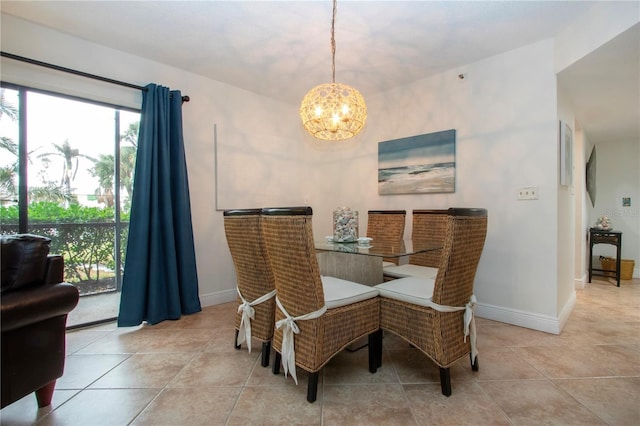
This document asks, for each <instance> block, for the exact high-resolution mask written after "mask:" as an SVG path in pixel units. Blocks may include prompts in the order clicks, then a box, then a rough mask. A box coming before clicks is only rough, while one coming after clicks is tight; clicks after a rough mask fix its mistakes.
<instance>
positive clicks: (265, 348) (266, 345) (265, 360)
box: [262, 340, 271, 367]
mask: <svg viewBox="0 0 640 426" xmlns="http://www.w3.org/2000/svg"><path fill="white" fill-rule="evenodd" d="M270 353H271V340H268V341H266V342H262V366H263V367H268V366H269V355H270Z"/></svg>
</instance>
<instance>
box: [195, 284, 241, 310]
mask: <svg viewBox="0 0 640 426" xmlns="http://www.w3.org/2000/svg"><path fill="white" fill-rule="evenodd" d="M237 294H238V293H237V292H236V289H235V288H234V289H231V290H222V291H216V292H214V293H207V294H201V295H200V305H201V306H202V307H203V308H204V307H207V306H214V305H220V304H222V303H229V302H234V301H235V300H236V296H237Z"/></svg>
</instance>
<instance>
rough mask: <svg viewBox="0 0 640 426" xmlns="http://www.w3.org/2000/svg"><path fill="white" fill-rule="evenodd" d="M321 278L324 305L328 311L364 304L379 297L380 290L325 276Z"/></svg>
mask: <svg viewBox="0 0 640 426" xmlns="http://www.w3.org/2000/svg"><path fill="white" fill-rule="evenodd" d="M321 278H322V288H323V289H324V304H325V305H326V306H327V309H332V308H338V307H340V306H346V305H350V304H352V303H356V302H362V301H363V300H367V299H372V298H374V297H376V296H378V290H377V289H376V288H375V287H369V286H367V285H362V284H358V283H354V282H353V281H347V280H342V279H340V278H335V277H327V276H324V275H323V276H322V277H321Z"/></svg>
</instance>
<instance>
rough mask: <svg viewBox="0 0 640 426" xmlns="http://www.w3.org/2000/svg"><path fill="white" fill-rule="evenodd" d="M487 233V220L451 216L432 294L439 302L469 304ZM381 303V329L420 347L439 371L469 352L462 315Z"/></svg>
mask: <svg viewBox="0 0 640 426" xmlns="http://www.w3.org/2000/svg"><path fill="white" fill-rule="evenodd" d="M486 231H487V218H486V217H479V216H477V217H465V216H449V217H448V218H447V232H446V237H445V241H444V245H443V249H442V250H443V255H442V258H441V262H440V264H439V266H438V275H437V277H436V282H435V287H434V293H433V301H434V302H435V303H437V304H439V305H447V306H464V305H465V304H466V303H467V302H468V301H469V299H470V297H471V295H472V294H473V282H474V279H475V274H476V270H477V267H478V263H479V261H480V255H481V254H482V249H483V247H484V241H485V237H486ZM380 299H381V301H380V326H381V327H382V328H383V329H386V330H389V331H391V332H393V333H395V334H397V335H399V336H400V337H402V338H404V339H405V340H407V341H408V342H410V343H411V344H413V345H414V346H416V347H417V348H419V349H420V350H421V351H422V352H424V353H425V354H426V355H427V356H429V358H431V359H432V360H433V361H434V362H435V363H436V364H438V365H439V366H440V367H444V368H448V367H449V366H450V365H451V364H453V363H455V362H456V361H458V360H459V359H461V358H462V357H464V356H466V355H468V354H469V352H470V346H469V339H467V341H466V342H465V341H464V327H463V320H462V318H463V315H464V311H458V312H438V311H435V310H433V309H430V308H425V307H422V306H417V305H413V304H410V303H405V302H400V301H397V300H392V299H387V298H384V297H382V298H380Z"/></svg>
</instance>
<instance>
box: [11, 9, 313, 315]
mask: <svg viewBox="0 0 640 426" xmlns="http://www.w3.org/2000/svg"><path fill="white" fill-rule="evenodd" d="M1 24H2V28H1V30H2V33H1V36H2V37H1V40H2V50H3V51H7V52H10V53H13V54H17V55H20V56H25V57H29V58H34V59H38V60H40V61H44V62H49V63H53V64H57V65H61V66H64V67H68V68H74V69H78V70H81V71H85V72H89V73H93V74H97V75H102V76H106V77H110V78H113V79H117V80H122V81H126V82H129V83H133V84H137V85H141V86H144V85H146V84H148V83H156V84H161V85H164V86H168V87H171V88H172V89H179V90H181V91H182V94H183V95H189V96H190V98H191V101H190V102H189V103H186V104H184V106H183V125H184V141H185V151H186V157H187V166H188V170H189V184H190V195H191V209H192V218H193V227H194V234H195V235H194V237H195V246H196V260H197V265H198V278H199V284H200V296H201V300H202V304H203V305H204V306H207V305H210V304H215V303H220V302H224V301H230V300H235V297H236V294H235V272H234V268H233V263H232V262H231V256H230V255H229V250H228V247H227V245H226V239H225V236H224V229H223V222H222V212H220V211H216V210H215V192H216V191H215V190H216V185H215V184H216V182H215V179H214V177H215V170H214V165H215V162H216V161H215V157H214V124H217V136H218V148H219V150H220V151H221V154H222V155H224V158H222V159H220V161H219V164H220V165H221V169H222V170H221V171H222V172H223V173H224V174H225V180H224V182H222V184H223V185H222V187H221V188H220V189H221V191H220V192H221V194H220V195H221V197H220V199H219V201H220V203H221V207H222V208H232V207H253V206H256V205H259V204H260V203H264V204H271V203H273V204H280V203H286V204H289V203H291V204H300V203H301V202H302V201H301V200H300V189H299V188H300V183H299V182H300V179H298V176H299V174H300V170H302V169H304V167H303V165H301V164H300V162H299V161H297V160H298V158H299V150H298V145H299V144H298V142H297V139H296V138H297V136H298V132H297V129H298V126H299V124H298V120H297V110H296V108H294V107H291V106H288V105H284V104H282V103H279V102H276V101H274V100H271V99H268V98H265V97H262V96H258V95H256V94H253V93H250V92H247V91H245V90H240V89H238V88H234V87H232V86H229V85H226V84H223V83H219V82H216V81H212V80H209V79H206V78H203V77H201V76H198V75H196V74H192V73H188V72H185V71H183V70H180V69H177V68H173V67H170V66H167V65H163V64H159V63H155V62H151V61H148V60H145V59H142V58H139V57H135V56H132V55H128V54H126V53H123V52H119V51H115V50H113V49H109V48H105V47H103V46H99V45H95V44H92V43H88V42H85V41H83V40H80V39H77V38H73V37H70V36H68V35H65V34H62V33H58V32H54V31H51V30H49V29H47V28H44V27H41V26H37V25H33V24H30V23H28V22H26V21H23V20H20V19H17V18H15V17H12V16H8V15H4V14H3V15H2V21H1ZM45 41H46V42H45ZM125 64H126V65H125ZM1 66H2V68H1V72H2V74H1V77H2V80H3V81H6V82H12V83H18V84H25V85H27V86H31V87H35V88H41V89H49V90H54V91H57V92H61V93H67V94H73V95H77V96H83V97H86V98H90V99H95V100H100V101H105V102H111V103H114V104H119V105H125V106H131V107H137V108H140V106H141V100H142V96H141V93H140V92H139V91H136V90H131V89H125V88H120V87H118V86H114V85H111V84H104V83H99V82H96V81H94V80H89V79H86V80H85V79H83V78H80V77H76V76H69V75H66V74H63V73H59V72H54V71H48V70H46V69H44V68H40V67H34V66H30V65H25V64H23V63H20V62H16V61H12V60H8V59H6V58H2V62H1ZM236 190H237V192H235V191H236ZM262 191H264V192H262ZM262 193H264V194H266V195H265V196H263V197H262V198H260V197H259V194H262Z"/></svg>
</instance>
